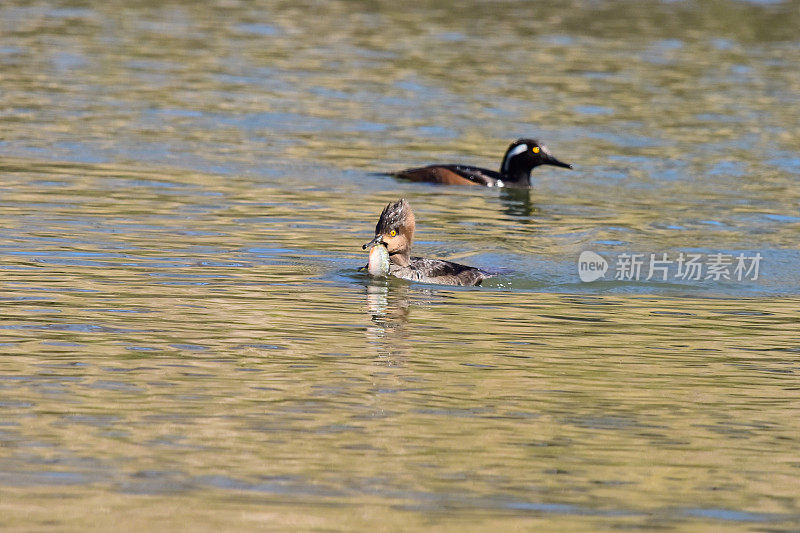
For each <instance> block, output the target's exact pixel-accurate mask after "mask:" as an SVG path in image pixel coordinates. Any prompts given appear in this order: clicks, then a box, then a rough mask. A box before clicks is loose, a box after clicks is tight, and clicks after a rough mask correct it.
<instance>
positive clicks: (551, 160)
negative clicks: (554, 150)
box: [544, 155, 572, 168]
mask: <svg viewBox="0 0 800 533" xmlns="http://www.w3.org/2000/svg"><path fill="white" fill-rule="evenodd" d="M544 163H545V164H546V165H553V166H554V167H561V168H572V165H570V164H569V163H564V162H563V161H560V160H558V159H556V158H555V157H553V156H552V155H551V156H550V157H548V158H547V160H546V161H545V162H544Z"/></svg>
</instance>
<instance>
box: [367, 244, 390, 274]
mask: <svg viewBox="0 0 800 533" xmlns="http://www.w3.org/2000/svg"><path fill="white" fill-rule="evenodd" d="M367 272H369V274H370V276H374V277H376V278H380V277H386V276H388V275H389V252H388V251H387V250H386V246H384V245H382V244H376V245H375V246H373V247H372V248H370V250H369V263H368V264H367Z"/></svg>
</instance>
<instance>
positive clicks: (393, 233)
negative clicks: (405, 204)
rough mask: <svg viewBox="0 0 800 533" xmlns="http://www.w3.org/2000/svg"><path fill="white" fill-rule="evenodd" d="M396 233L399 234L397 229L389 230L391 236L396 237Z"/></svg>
mask: <svg viewBox="0 0 800 533" xmlns="http://www.w3.org/2000/svg"><path fill="white" fill-rule="evenodd" d="M395 235H397V232H396V231H395V230H392V231H390V232H389V237H394V236H395Z"/></svg>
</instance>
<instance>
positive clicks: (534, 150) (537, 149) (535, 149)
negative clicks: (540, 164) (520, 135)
mask: <svg viewBox="0 0 800 533" xmlns="http://www.w3.org/2000/svg"><path fill="white" fill-rule="evenodd" d="M539 150H540V148H539V147H538V146H534V147H533V148H531V152H533V153H534V154H538V153H539Z"/></svg>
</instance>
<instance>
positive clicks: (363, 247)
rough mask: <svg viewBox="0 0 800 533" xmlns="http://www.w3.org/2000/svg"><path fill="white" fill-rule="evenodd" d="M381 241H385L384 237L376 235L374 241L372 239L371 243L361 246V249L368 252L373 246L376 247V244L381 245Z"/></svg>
mask: <svg viewBox="0 0 800 533" xmlns="http://www.w3.org/2000/svg"><path fill="white" fill-rule="evenodd" d="M381 239H383V235H375V238H374V239H372V240H371V241H369V242H368V243H366V244H363V245H361V249H362V250H366V249H367V248H369V247H371V246H375V245H376V244H380V243H381Z"/></svg>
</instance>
